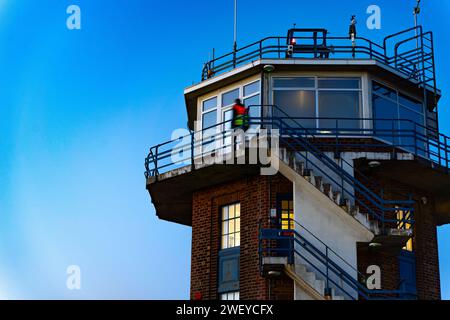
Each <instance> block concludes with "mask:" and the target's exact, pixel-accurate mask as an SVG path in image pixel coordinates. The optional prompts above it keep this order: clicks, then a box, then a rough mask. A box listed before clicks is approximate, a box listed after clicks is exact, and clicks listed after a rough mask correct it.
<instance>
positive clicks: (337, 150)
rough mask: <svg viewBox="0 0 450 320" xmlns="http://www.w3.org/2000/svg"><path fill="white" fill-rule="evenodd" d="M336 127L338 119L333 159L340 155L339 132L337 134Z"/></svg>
mask: <svg viewBox="0 0 450 320" xmlns="http://www.w3.org/2000/svg"><path fill="white" fill-rule="evenodd" d="M338 128H339V124H338V120H337V119H336V132H335V138H336V150H335V152H334V158H335V159H339V158H340V157H341V155H340V152H339V134H338Z"/></svg>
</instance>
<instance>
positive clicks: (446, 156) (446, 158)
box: [438, 133, 449, 173]
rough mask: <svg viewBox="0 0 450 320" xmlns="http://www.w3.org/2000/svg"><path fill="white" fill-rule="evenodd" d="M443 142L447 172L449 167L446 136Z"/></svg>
mask: <svg viewBox="0 0 450 320" xmlns="http://www.w3.org/2000/svg"><path fill="white" fill-rule="evenodd" d="M438 134H439V133H438ZM438 139H439V138H438ZM444 144H445V168H446V171H447V173H448V169H449V168H448V152H449V150H448V144H447V136H444Z"/></svg>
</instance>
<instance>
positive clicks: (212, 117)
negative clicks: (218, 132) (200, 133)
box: [202, 110, 217, 129]
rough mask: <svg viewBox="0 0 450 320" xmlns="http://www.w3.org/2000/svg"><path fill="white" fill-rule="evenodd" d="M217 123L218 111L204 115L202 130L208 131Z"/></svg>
mask: <svg viewBox="0 0 450 320" xmlns="http://www.w3.org/2000/svg"><path fill="white" fill-rule="evenodd" d="M216 121H217V111H216V110H214V111H211V112H208V113H205V114H203V119H202V129H206V128H209V127H211V126H214V125H215V124H216Z"/></svg>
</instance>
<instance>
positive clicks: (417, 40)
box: [413, 0, 420, 49]
mask: <svg viewBox="0 0 450 320" xmlns="http://www.w3.org/2000/svg"><path fill="white" fill-rule="evenodd" d="M416 2H417V4H416V6H415V7H414V11H413V15H414V28H415V30H416V47H417V49H419V38H418V35H419V34H418V30H417V26H418V25H419V23H418V17H419V14H420V0H416Z"/></svg>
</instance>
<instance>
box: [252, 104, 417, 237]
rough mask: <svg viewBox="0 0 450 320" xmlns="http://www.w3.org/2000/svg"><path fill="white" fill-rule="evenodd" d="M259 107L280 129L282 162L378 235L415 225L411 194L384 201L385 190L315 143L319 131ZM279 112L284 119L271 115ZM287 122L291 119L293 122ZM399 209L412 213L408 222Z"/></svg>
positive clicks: (267, 123) (269, 122)
mask: <svg viewBox="0 0 450 320" xmlns="http://www.w3.org/2000/svg"><path fill="white" fill-rule="evenodd" d="M251 107H253V106H251ZM251 107H250V108H251ZM258 107H259V108H261V107H262V108H263V110H264V108H265V107H269V108H270V112H266V114H270V115H269V116H267V117H265V118H263V119H265V120H262V121H261V125H263V126H264V127H266V128H270V130H274V129H276V130H278V132H279V136H280V146H281V147H282V149H281V152H280V159H281V160H282V161H283V162H284V163H286V164H287V165H288V166H289V167H291V168H292V169H293V170H294V171H296V172H297V173H298V174H299V175H301V176H302V177H304V178H305V179H306V180H308V181H309V182H310V183H311V184H312V185H314V186H315V187H316V188H317V189H318V190H320V192H322V193H323V194H325V195H326V196H327V197H328V198H329V199H330V200H331V201H333V202H334V203H335V204H336V205H338V206H339V207H341V208H342V209H343V210H345V211H346V212H347V213H348V214H350V215H351V216H353V217H354V218H355V219H357V220H358V221H359V222H360V223H361V224H363V225H364V226H366V227H367V228H368V229H370V230H371V231H372V232H373V233H374V234H380V233H384V234H389V233H390V231H391V230H392V229H395V230H396V231H397V230H398V229H399V227H401V226H404V225H405V223H407V224H410V225H412V224H413V223H414V221H413V214H412V213H413V212H414V201H413V200H412V195H411V194H408V195H404V194H402V193H401V192H397V194H399V195H400V196H401V197H402V198H403V199H394V200H387V199H384V198H383V195H384V190H383V188H381V187H380V186H378V185H377V184H376V183H375V182H374V181H372V180H370V179H369V178H368V177H366V176H365V175H364V174H363V173H362V172H360V171H358V170H357V169H356V168H355V167H354V166H353V165H352V163H350V162H349V161H346V160H345V159H343V158H338V159H335V158H333V157H332V156H330V155H328V154H327V153H325V152H323V151H322V150H321V149H320V148H319V147H317V146H316V145H314V143H313V142H311V141H314V140H315V139H317V137H316V133H315V132H312V131H311V130H308V129H307V128H304V127H303V126H302V125H301V124H300V123H298V122H297V121H296V120H295V119H294V118H291V117H289V115H288V114H286V112H284V111H283V110H282V109H280V108H279V107H278V106H274V105H269V106H258ZM275 112H276V113H278V114H282V115H283V116H282V117H274V116H271V115H273V114H274V113H275ZM286 119H290V121H289V123H288V122H287V121H286ZM250 122H252V121H250ZM256 122H257V121H256ZM356 174H357V176H358V178H356V177H355V175H356ZM398 210H402V211H405V212H406V211H408V212H411V215H410V216H409V217H408V218H407V219H408V220H401V221H399V220H398V219H397V215H396V212H397V211H398Z"/></svg>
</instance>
